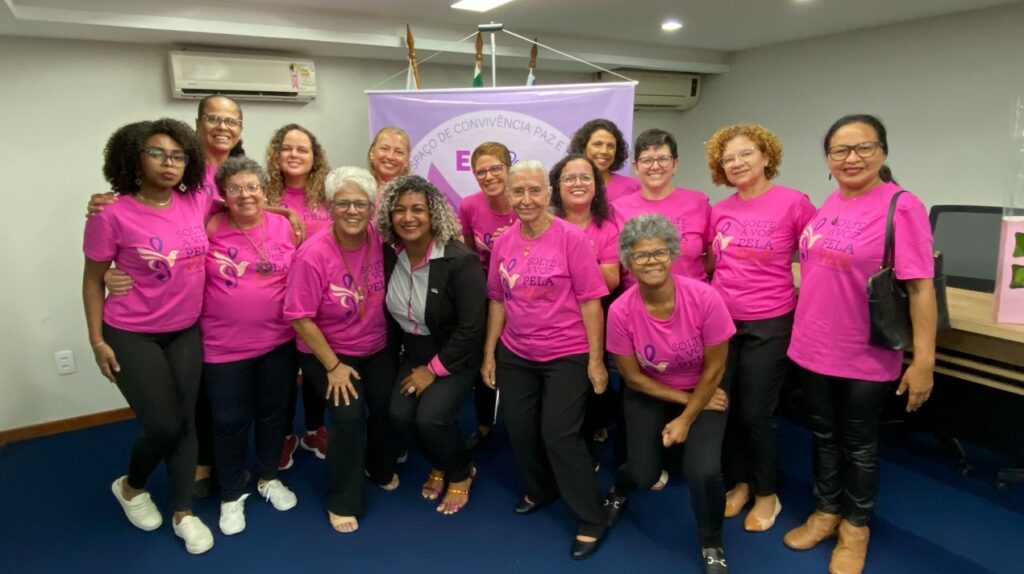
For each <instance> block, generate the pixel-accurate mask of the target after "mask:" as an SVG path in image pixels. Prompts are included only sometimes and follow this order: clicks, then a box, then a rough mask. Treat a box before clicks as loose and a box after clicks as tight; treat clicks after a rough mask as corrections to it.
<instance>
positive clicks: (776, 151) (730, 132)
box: [704, 124, 782, 187]
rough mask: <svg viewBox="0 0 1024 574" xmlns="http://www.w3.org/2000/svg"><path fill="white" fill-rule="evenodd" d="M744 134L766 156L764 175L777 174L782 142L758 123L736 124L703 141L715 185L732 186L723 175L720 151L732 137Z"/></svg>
mask: <svg viewBox="0 0 1024 574" xmlns="http://www.w3.org/2000/svg"><path fill="white" fill-rule="evenodd" d="M739 136H744V137H747V138H749V139H750V141H752V142H754V145H756V146H757V149H759V150H760V151H761V153H763V154H764V155H765V157H766V158H768V165H766V166H764V176H765V178H767V179H774V178H775V176H777V175H779V166H780V165H781V164H782V142H780V141H779V138H778V137H777V136H776V135H775V134H774V133H772V131H771V130H769V129H768V128H766V127H764V126H762V125H759V124H737V125H732V126H726V127H724V128H722V129H720V130H718V131H717V132H715V135H713V136H711V139H709V140H708V141H706V142H704V149H705V150H707V153H708V169H710V170H711V181H712V182H714V184H715V185H726V186H729V187H732V184H730V183H729V179H728V178H727V177H726V175H725V168H724V167H722V163H721V161H722V153H723V152H724V151H725V146H726V145H727V144H728V143H729V142H730V141H732V140H733V139H734V138H736V137H739Z"/></svg>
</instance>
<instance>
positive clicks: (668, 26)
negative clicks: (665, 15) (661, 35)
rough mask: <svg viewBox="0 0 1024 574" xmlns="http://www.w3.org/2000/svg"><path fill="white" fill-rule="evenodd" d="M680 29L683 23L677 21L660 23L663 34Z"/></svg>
mask: <svg viewBox="0 0 1024 574" xmlns="http://www.w3.org/2000/svg"><path fill="white" fill-rule="evenodd" d="M682 27H683V23H682V22H680V21H679V20H665V21H664V22H662V23H661V29H662V30H664V31H665V32H675V31H676V30H678V29H680V28H682Z"/></svg>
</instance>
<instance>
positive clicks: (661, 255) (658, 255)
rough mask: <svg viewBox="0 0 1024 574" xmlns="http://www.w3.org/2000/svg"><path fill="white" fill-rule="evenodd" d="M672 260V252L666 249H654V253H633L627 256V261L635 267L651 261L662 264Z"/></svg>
mask: <svg viewBox="0 0 1024 574" xmlns="http://www.w3.org/2000/svg"><path fill="white" fill-rule="evenodd" d="M671 258H672V252H671V251H669V250H668V249H665V248H662V249H655V250H654V251H634V252H632V253H630V254H629V260H630V261H632V262H633V263H636V264H637V265H644V264H646V263H649V262H651V261H654V262H655V263H664V262H666V261H668V260H669V259H671Z"/></svg>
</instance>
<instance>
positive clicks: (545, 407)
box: [495, 342, 608, 537]
mask: <svg viewBox="0 0 1024 574" xmlns="http://www.w3.org/2000/svg"><path fill="white" fill-rule="evenodd" d="M495 359H496V362H497V368H496V372H495V379H496V381H497V383H498V385H499V388H500V389H501V409H502V414H503V416H504V418H505V428H506V430H507V432H508V438H509V443H511V445H512V453H513V454H514V455H515V458H516V463H517V465H518V467H519V472H520V474H522V476H523V480H524V481H525V482H526V493H527V494H528V495H529V497H530V500H532V501H534V502H537V503H542V504H543V503H546V502H550V501H552V500H554V499H556V498H558V496H559V495H561V497H562V498H564V499H565V502H566V504H567V505H568V506H569V511H570V512H571V513H572V515H573V517H574V518H575V519H576V521H577V523H578V524H579V526H578V531H577V532H578V534H579V535H582V536H595V537H600V536H602V535H603V534H604V531H605V530H606V529H607V527H608V516H607V513H605V511H604V508H602V506H601V502H600V498H599V495H598V490H597V473H595V472H594V461H593V459H592V458H591V457H590V452H589V451H588V450H587V445H586V443H585V442H584V441H583V437H582V435H581V434H580V429H581V427H582V425H583V416H584V412H585V410H586V404H587V395H588V393H589V390H590V388H591V385H590V381H589V379H588V378H587V355H586V354H579V355H567V356H565V357H561V358H559V359H555V360H553V361H547V362H538V361H530V360H528V359H524V358H522V357H520V356H518V355H516V354H515V353H513V352H512V351H510V350H508V348H506V347H505V345H503V344H501V343H500V342H499V343H498V349H497V352H496V357H495Z"/></svg>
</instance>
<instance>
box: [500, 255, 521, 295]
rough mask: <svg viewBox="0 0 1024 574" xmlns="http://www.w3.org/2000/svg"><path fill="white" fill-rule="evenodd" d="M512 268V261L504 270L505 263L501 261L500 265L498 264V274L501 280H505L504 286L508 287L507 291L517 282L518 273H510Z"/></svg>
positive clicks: (513, 265) (513, 264)
mask: <svg viewBox="0 0 1024 574" xmlns="http://www.w3.org/2000/svg"><path fill="white" fill-rule="evenodd" d="M514 267H515V262H514V261H513V262H512V263H511V264H510V265H509V267H508V268H507V269H506V268H505V262H504V261H502V262H501V263H499V264H498V274H499V275H501V278H502V279H504V280H505V284H506V285H508V288H509V290H511V289H512V288H513V287H515V286H516V281H519V274H518V273H514V274H513V273H510V271H511V270H512V269H513V268H514Z"/></svg>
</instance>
